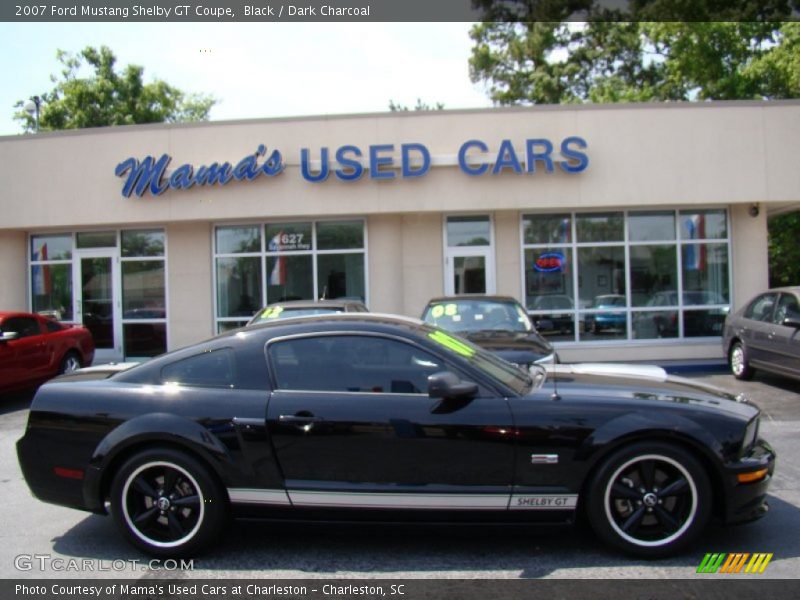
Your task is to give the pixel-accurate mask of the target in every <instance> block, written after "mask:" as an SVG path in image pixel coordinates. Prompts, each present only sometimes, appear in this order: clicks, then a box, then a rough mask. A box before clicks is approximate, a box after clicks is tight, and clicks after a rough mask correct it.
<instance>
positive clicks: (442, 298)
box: [428, 294, 519, 304]
mask: <svg viewBox="0 0 800 600" xmlns="http://www.w3.org/2000/svg"><path fill="white" fill-rule="evenodd" d="M459 300H483V301H489V302H516V303H519V300H517V299H516V298H514V297H513V296H496V295H491V296H487V295H486V294H459V295H458V296H437V297H435V298H431V299H430V300H428V304H433V303H434V302H458V301H459Z"/></svg>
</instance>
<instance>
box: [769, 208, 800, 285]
mask: <svg viewBox="0 0 800 600" xmlns="http://www.w3.org/2000/svg"><path fill="white" fill-rule="evenodd" d="M798 240H800V212H792V213H788V214H783V215H777V216H774V217H772V218H771V219H770V220H769V284H770V286H771V287H777V286H783V285H800V243H798Z"/></svg>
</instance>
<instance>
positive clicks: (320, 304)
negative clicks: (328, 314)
mask: <svg viewBox="0 0 800 600" xmlns="http://www.w3.org/2000/svg"><path fill="white" fill-rule="evenodd" d="M347 304H364V303H363V302H361V300H353V299H351V298H348V299H344V298H342V299H338V300H287V301H286V302H273V303H271V304H268V305H267V306H268V307H270V306H282V307H284V308H325V307H326V306H327V307H330V308H336V307H339V306H345V305H347Z"/></svg>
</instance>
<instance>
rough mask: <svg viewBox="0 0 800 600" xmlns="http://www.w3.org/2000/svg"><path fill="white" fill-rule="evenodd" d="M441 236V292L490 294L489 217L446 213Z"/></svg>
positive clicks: (492, 286) (491, 253) (491, 240)
mask: <svg viewBox="0 0 800 600" xmlns="http://www.w3.org/2000/svg"><path fill="white" fill-rule="evenodd" d="M444 239H445V267H444V277H445V281H444V291H445V294H447V295H448V296H452V295H457V294H494V293H495V275H494V231H493V227H492V219H491V217H490V216H489V215H465V216H450V217H447V218H446V219H445V223H444Z"/></svg>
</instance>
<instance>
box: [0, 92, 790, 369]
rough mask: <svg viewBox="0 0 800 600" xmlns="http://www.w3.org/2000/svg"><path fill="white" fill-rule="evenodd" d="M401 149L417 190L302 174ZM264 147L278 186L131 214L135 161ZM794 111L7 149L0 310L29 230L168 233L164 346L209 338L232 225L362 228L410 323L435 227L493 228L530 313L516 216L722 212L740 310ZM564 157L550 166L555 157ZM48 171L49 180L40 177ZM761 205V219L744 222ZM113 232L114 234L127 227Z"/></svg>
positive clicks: (171, 202)
mask: <svg viewBox="0 0 800 600" xmlns="http://www.w3.org/2000/svg"><path fill="white" fill-rule="evenodd" d="M571 135H578V136H581V137H583V138H584V139H586V141H587V142H588V145H589V147H588V149H587V150H586V152H587V154H588V155H589V160H590V163H589V167H588V169H587V170H586V171H584V172H583V173H579V174H575V175H567V174H565V173H563V172H560V171H559V170H557V172H556V173H553V174H548V173H544V172H541V169H540V172H538V173H536V174H532V175H529V174H525V175H517V174H509V173H503V174H500V175H485V176H480V177H470V176H467V175H466V174H464V173H462V172H461V171H460V169H459V168H458V167H457V166H454V164H455V163H454V160H455V155H456V153H457V151H458V148H459V146H460V145H461V144H462V143H463V142H465V141H466V140H468V139H481V140H484V141H485V142H486V143H487V144H488V145H489V147H490V155H491V154H493V153H496V151H497V149H498V147H499V144H500V142H501V141H502V140H503V139H510V140H513V143H514V146H515V147H516V148H517V149H518V150H523V149H524V146H525V140H526V139H528V138H549V139H550V140H552V141H553V142H554V143H555V144H556V146H557V145H558V144H559V143H560V141H561V140H562V139H563V138H565V137H567V136H571ZM405 142H419V143H422V144H425V145H426V146H427V147H428V148H429V150H430V152H431V155H432V157H433V159H434V162H435V163H436V164H437V165H441V166H433V167H431V169H430V172H429V173H428V174H427V175H425V176H423V177H419V178H414V179H407V180H404V179H402V178H400V177H399V172H398V173H397V174H398V177H397V178H396V179H395V180H392V181H381V182H377V181H373V180H370V179H369V177H367V176H366V175H365V176H364V177H363V178H362V179H361V180H360V181H357V182H350V183H345V182H342V181H339V180H338V179H337V178H336V177H334V176H331V177H329V179H328V180H327V181H325V182H323V183H317V184H312V183H309V182H307V181H305V180H304V179H302V177H301V176H300V170H299V166H298V164H299V156H300V148H301V147H307V148H310V149H311V154H312V158H313V159H317V158H318V156H319V148H320V147H321V146H328V147H329V148H330V150H331V152H335V150H336V148H338V147H339V146H341V145H344V144H354V145H357V146H359V147H360V148H361V149H362V151H364V152H365V153H366V152H367V151H368V147H369V145H370V144H387V143H391V144H395V146H396V150H397V152H396V155H397V156H399V145H400V144H402V143H405ZM259 143H264V144H266V145H267V146H268V147H269V151H271V150H272V149H273V148H279V149H280V150H281V151H282V152H283V155H284V160H285V162H286V165H287V166H286V170H285V172H284V173H283V174H281V175H279V176H277V177H274V178H267V177H261V178H259V179H258V180H256V181H254V182H251V183H242V182H231V183H230V184H228V185H227V186H225V187H219V186H214V187H206V188H195V189H191V190H188V191H172V190H170V191H167V192H166V193H165V194H163V195H162V196H159V197H155V198H154V197H152V196H150V195H149V194H148V195H146V196H145V197H144V198H137V197H135V196H134V197H132V198H123V197H122V196H121V194H120V191H121V188H122V184H123V180H122V179H120V178H118V177H116V176H115V175H114V169H115V167H116V165H117V164H118V163H119V162H121V161H122V160H124V159H126V158H128V157H130V156H133V157H136V158H139V159H141V158H143V157H145V156H147V155H154V156H156V157H158V156H160V155H161V154H162V153H168V154H170V155H172V156H173V162H172V164H171V166H172V167H173V168H175V167H177V166H178V165H181V164H184V163H189V164H192V165H196V166H198V165H203V164H209V163H212V162H215V161H219V162H224V161H230V162H232V163H234V164H235V163H236V162H237V161H238V160H239V159H240V158H242V157H243V156H245V155H247V154H250V153H252V152H253V151H254V150H255V148H256V147H257V145H258V144H259ZM798 155H800V102H797V101H786V102H769V103H739V102H736V103H699V104H688V103H687V104H680V103H676V104H668V105H663V104H662V105H648V104H640V105H624V106H621V105H615V106H580V107H572V106H556V107H533V108H512V109H501V110H478V111H435V112H431V113H402V114H399V113H385V114H379V115H357V116H343V117H317V118H303V119H274V120H253V121H239V122H228V123H224V122H219V123H207V124H195V125H153V126H134V127H118V128H104V129H97V130H83V131H77V132H67V133H54V134H46V133H45V134H39V135H23V136H13V137H5V138H0V181H2V182H3V185H4V191H3V194H2V196H0V214H2V217H3V218H2V219H0V276H1V277H2V280H3V281H9V282H13V283H12V285H4V286H0V308H25V307H26V306H27V295H28V291H27V289H26V287H27V281H28V277H27V272H26V269H27V256H26V244H27V237H26V232H28V231H44V230H48V229H52V228H58V229H59V230H60V231H74V230H80V229H84V228H91V227H95V226H104V227H114V228H117V227H136V226H139V225H151V226H164V224H167V225H166V231H167V244H168V246H167V247H168V262H167V268H168V301H169V314H170V330H169V346H170V348H177V347H180V346H183V345H185V344H188V343H191V342H194V341H198V340H200V339H203V338H205V337H208V336H209V335H212V334H213V333H214V331H213V320H214V315H213V294H214V289H213V278H212V237H211V230H212V227H213V224H215V223H221V222H226V221H231V222H242V221H257V222H263V221H265V220H270V219H288V218H320V217H336V216H358V217H365V218H366V222H367V236H368V238H367V240H368V276H367V282H368V285H369V303H370V308H371V309H372V310H374V311H380V312H399V313H401V314H406V315H410V316H419V314H420V312H421V311H422V308H423V307H424V305H425V303H426V302H427V301H428V300H429V299H430V298H431V297H432V296H435V295H440V294H442V293H443V290H444V249H443V239H442V236H443V219H444V218H445V216H446V215H448V214H458V213H465V212H471V213H482V214H492V216H493V220H494V231H495V273H496V283H497V292H498V293H499V294H507V295H511V296H514V297H516V298H518V299H520V300H522V299H523V290H522V269H521V260H522V255H521V249H520V243H521V240H520V223H519V220H520V215H521V214H522V213H523V212H526V211H553V210H558V211H572V210H582V209H597V208H600V209H604V210H605V209H610V208H613V209H626V208H639V209H640V208H642V207H670V208H675V207H686V206H694V205H697V206H715V205H716V206H721V207H729V208H730V215H731V232H730V235H731V241H732V251H731V262H732V271H733V288H732V300H733V305H734V309H735V308H738V307H740V306H741V305H742V304H743V303H744V302H745V301H746V300H747V299H748V298H750V297H751V296H752V295H753V294H755V293H756V292H757V291H759V290H760V289H763V288H764V287H766V285H767V254H766V248H767V246H766V213H767V209H768V207H769V206H770V204H771V203H774V204H776V205H777V204H779V203H787V202H790V203H795V204H796V203H798V202H800V169H797V168H796V165H795V163H796V159H797V156H798ZM556 158H557V157H556ZM41 165H46V168H47V176H42V174H41V168H42V167H41ZM752 203H758V204H759V205H760V214H759V216H758V217H757V218H752V217H750V216H749V215H748V212H747V211H748V209H749V207H750V205H751V204H752ZM121 224H122V225H121ZM561 354H562V356H563V357H564V358H565V359H567V360H578V359H581V360H610V359H613V360H653V359H667V358H683V359H687V358H688V359H694V358H696V359H702V358H716V357H718V356H721V351H720V349H719V348H717V345H716V344H692V343H689V342H680V343H676V344H674V345H673V344H669V343H666V344H663V345H662V344H648V343H636V342H622V343H620V344H613V345H612V346H606V347H603V346H594V347H593V346H591V345H585V346H580V347H577V346H573V347H567V348H565V349H563V350H562V351H561Z"/></svg>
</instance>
